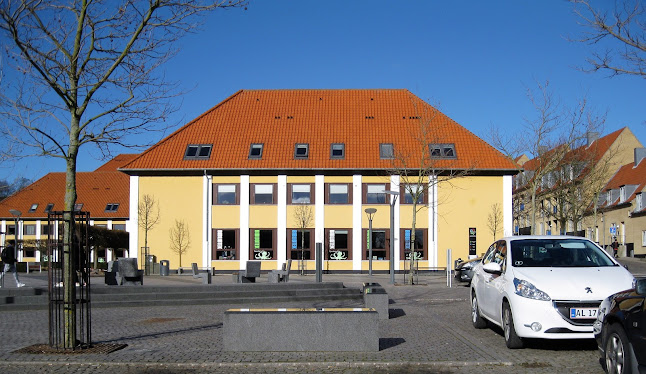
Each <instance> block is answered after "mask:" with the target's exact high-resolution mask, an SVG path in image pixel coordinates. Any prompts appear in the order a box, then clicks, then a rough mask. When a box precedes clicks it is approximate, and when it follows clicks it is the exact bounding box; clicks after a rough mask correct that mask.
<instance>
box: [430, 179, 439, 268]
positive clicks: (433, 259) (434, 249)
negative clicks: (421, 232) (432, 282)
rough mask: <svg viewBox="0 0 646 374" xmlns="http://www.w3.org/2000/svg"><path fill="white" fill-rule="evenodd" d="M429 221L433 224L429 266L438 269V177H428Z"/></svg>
mask: <svg viewBox="0 0 646 374" xmlns="http://www.w3.org/2000/svg"><path fill="white" fill-rule="evenodd" d="M428 183H429V188H428V208H429V209H428V221H429V222H430V223H431V224H430V226H431V227H429V228H428V229H429V230H428V232H429V234H428V265H429V266H430V267H437V255H438V245H437V242H438V240H437V216H438V213H437V206H438V205H437V176H433V175H430V176H429V177H428Z"/></svg>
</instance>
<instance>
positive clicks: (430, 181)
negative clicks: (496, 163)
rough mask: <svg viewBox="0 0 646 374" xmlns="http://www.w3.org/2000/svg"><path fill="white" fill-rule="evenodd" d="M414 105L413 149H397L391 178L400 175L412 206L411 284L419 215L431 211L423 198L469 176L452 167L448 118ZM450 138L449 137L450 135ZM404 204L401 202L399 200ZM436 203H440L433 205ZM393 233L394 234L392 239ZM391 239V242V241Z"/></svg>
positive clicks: (410, 129) (466, 171) (413, 100)
mask: <svg viewBox="0 0 646 374" xmlns="http://www.w3.org/2000/svg"><path fill="white" fill-rule="evenodd" d="M410 99H411V103H412V105H413V107H414V108H415V112H416V114H417V115H416V116H415V118H412V121H411V122H410V125H409V126H408V128H407V129H405V130H406V131H408V134H409V139H410V142H411V144H412V145H411V147H406V148H405V150H404V147H401V148H398V149H395V150H394V154H393V163H392V169H391V170H389V171H388V173H389V174H390V175H398V176H399V183H400V186H403V188H404V194H405V196H402V197H401V198H402V199H406V198H407V195H408V196H410V199H411V201H410V203H411V214H412V223H411V236H410V243H411V252H410V257H409V258H408V261H409V273H408V283H409V284H413V279H414V273H413V269H414V268H415V261H417V260H418V259H417V256H416V251H415V243H416V228H417V213H419V212H420V211H422V210H423V209H427V208H428V203H423V201H425V200H424V198H423V197H424V196H428V194H429V191H431V190H434V189H435V188H436V187H437V186H439V185H440V184H451V182H452V180H453V179H456V178H460V177H464V176H466V175H468V174H469V172H470V171H471V169H472V166H470V167H468V168H456V167H453V165H452V164H453V163H454V162H455V161H456V157H455V149H452V148H450V147H446V143H449V142H448V141H447V128H448V127H447V126H448V123H447V121H449V119H448V118H445V117H444V116H440V115H439V114H440V113H439V112H438V110H437V109H435V108H434V107H433V106H431V105H429V104H428V103H426V102H423V101H421V100H419V99H417V98H416V97H414V96H413V95H411V98H410ZM449 135H450V134H449ZM400 201H402V200H400ZM433 203H434V204H437V203H438V202H437V201H434V202H433ZM392 236H393V233H391V237H392ZM391 240H392V239H391Z"/></svg>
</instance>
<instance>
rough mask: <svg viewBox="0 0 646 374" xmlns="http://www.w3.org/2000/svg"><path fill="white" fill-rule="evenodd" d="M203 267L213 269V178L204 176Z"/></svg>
mask: <svg viewBox="0 0 646 374" xmlns="http://www.w3.org/2000/svg"><path fill="white" fill-rule="evenodd" d="M202 207H203V208H202V222H203V223H204V224H203V234H202V238H203V241H202V267H206V268H207V269H210V268H211V257H212V254H211V242H212V240H213V238H212V236H213V235H212V231H213V230H212V229H211V226H212V225H211V222H212V221H211V219H212V218H213V217H212V216H213V176H212V175H207V174H206V173H205V174H204V177H203V178H202Z"/></svg>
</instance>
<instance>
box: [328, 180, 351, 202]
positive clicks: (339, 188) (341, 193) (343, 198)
mask: <svg viewBox="0 0 646 374" xmlns="http://www.w3.org/2000/svg"><path fill="white" fill-rule="evenodd" d="M326 189H327V201H326V204H351V203H352V194H351V193H350V190H351V185H349V184H347V183H344V184H335V183H330V184H326Z"/></svg>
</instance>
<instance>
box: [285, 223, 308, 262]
mask: <svg viewBox="0 0 646 374" xmlns="http://www.w3.org/2000/svg"><path fill="white" fill-rule="evenodd" d="M289 231H291V235H290V237H289V238H288V239H287V240H289V243H288V245H289V248H290V257H289V258H291V259H292V260H300V259H303V260H310V259H313V258H314V256H312V247H313V246H312V238H313V237H314V235H312V230H311V229H305V230H301V229H293V230H289ZM303 238H305V240H303Z"/></svg>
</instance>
